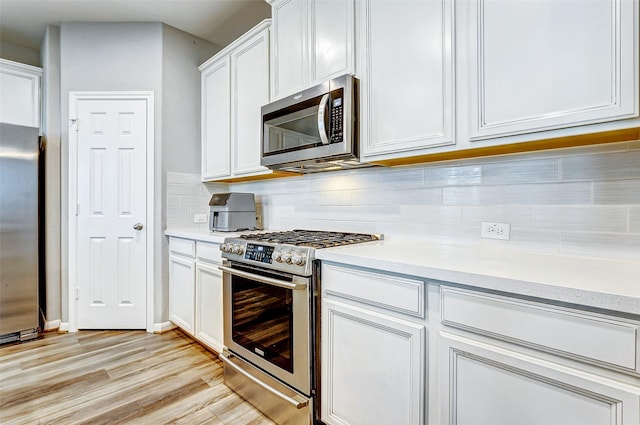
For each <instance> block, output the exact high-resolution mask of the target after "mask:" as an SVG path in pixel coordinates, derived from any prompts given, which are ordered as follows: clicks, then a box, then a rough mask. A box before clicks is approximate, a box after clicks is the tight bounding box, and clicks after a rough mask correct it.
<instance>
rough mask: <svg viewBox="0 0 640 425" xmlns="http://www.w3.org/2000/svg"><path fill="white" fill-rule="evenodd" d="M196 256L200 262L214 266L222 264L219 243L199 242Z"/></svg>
mask: <svg viewBox="0 0 640 425" xmlns="http://www.w3.org/2000/svg"><path fill="white" fill-rule="evenodd" d="M196 256H197V258H198V261H205V262H207V263H214V264H221V263H222V251H220V244H219V243H213V242H202V241H198V243H197V245H196Z"/></svg>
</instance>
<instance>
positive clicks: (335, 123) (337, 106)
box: [331, 97, 344, 143]
mask: <svg viewBox="0 0 640 425" xmlns="http://www.w3.org/2000/svg"><path fill="white" fill-rule="evenodd" d="M343 110H344V107H343V106H342V97H337V98H334V99H333V100H332V102H331V143H341V142H342V128H343V120H344V112H343Z"/></svg>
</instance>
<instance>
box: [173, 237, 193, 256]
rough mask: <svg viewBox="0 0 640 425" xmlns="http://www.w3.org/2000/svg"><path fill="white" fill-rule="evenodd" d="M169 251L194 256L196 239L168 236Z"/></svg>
mask: <svg viewBox="0 0 640 425" xmlns="http://www.w3.org/2000/svg"><path fill="white" fill-rule="evenodd" d="M169 251H170V252H171V253H172V254H179V255H186V256H187V257H191V258H194V257H195V256H196V241H192V240H190V239H181V238H169Z"/></svg>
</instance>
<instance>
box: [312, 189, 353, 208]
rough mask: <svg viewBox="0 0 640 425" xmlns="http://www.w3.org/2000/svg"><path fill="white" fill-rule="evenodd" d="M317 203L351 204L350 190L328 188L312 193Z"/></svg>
mask: <svg viewBox="0 0 640 425" xmlns="http://www.w3.org/2000/svg"><path fill="white" fill-rule="evenodd" d="M314 197H315V199H314V200H315V201H316V202H317V205H351V191H350V190H330V191H328V192H319V193H316V194H314Z"/></svg>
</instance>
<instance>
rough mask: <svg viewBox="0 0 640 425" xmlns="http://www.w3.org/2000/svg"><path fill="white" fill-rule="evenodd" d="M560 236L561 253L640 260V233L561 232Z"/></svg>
mask: <svg viewBox="0 0 640 425" xmlns="http://www.w3.org/2000/svg"><path fill="white" fill-rule="evenodd" d="M561 238H562V253H563V254H567V255H580V256H593V257H599V258H613V259H620V260H623V259H628V260H634V261H640V235H630V234H627V235H612V234H599V233H562V234H561Z"/></svg>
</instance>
